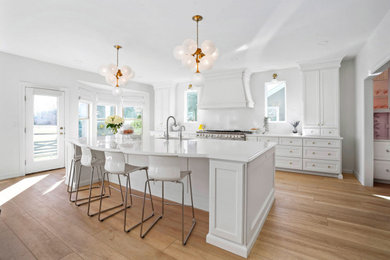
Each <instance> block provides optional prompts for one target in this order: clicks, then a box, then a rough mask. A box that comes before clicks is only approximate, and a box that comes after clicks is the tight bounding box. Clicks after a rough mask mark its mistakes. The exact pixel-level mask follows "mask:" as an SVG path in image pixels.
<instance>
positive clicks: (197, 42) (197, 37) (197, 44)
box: [196, 21, 199, 48]
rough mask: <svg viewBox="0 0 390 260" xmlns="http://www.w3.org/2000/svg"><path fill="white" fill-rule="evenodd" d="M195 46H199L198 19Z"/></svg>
mask: <svg viewBox="0 0 390 260" xmlns="http://www.w3.org/2000/svg"><path fill="white" fill-rule="evenodd" d="M196 48H199V21H196Z"/></svg>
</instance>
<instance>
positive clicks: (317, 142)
mask: <svg viewBox="0 0 390 260" xmlns="http://www.w3.org/2000/svg"><path fill="white" fill-rule="evenodd" d="M303 146H312V147H330V148H334V147H337V148H339V147H341V141H340V140H331V139H311V138H310V139H303Z"/></svg>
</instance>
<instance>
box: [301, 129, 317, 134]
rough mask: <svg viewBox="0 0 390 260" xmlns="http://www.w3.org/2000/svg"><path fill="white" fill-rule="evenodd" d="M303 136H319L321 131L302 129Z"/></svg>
mask: <svg viewBox="0 0 390 260" xmlns="http://www.w3.org/2000/svg"><path fill="white" fill-rule="evenodd" d="M302 134H303V135H321V130H320V129H319V128H303V130H302Z"/></svg>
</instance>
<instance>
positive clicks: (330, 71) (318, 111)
mask: <svg viewBox="0 0 390 260" xmlns="http://www.w3.org/2000/svg"><path fill="white" fill-rule="evenodd" d="M300 66H301V70H302V74H303V126H302V131H303V135H311V136H315V135H318V136H339V135H340V86H339V85H340V84H339V68H340V60H337V61H330V62H326V63H319V64H301V65H300Z"/></svg>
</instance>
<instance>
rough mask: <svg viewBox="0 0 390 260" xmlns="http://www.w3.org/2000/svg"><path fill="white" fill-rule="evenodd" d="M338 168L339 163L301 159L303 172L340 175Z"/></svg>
mask: <svg viewBox="0 0 390 260" xmlns="http://www.w3.org/2000/svg"><path fill="white" fill-rule="evenodd" d="M340 166H341V165H340V161H326V160H310V159H303V170H305V171H315V172H329V173H340Z"/></svg>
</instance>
